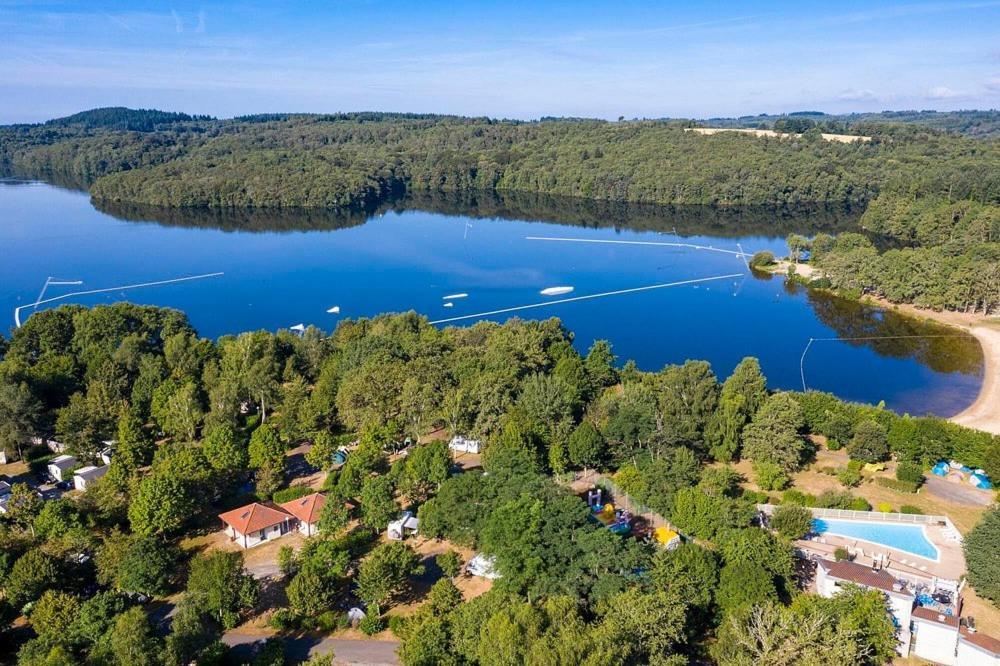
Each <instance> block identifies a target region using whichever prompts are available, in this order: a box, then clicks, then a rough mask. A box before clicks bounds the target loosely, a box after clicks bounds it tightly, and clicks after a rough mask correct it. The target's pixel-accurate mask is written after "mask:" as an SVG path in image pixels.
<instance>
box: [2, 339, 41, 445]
mask: <svg viewBox="0 0 1000 666" xmlns="http://www.w3.org/2000/svg"><path fill="white" fill-rule="evenodd" d="M0 358H2V356H0ZM41 416H42V404H41V402H40V401H39V400H38V399H37V398H36V397H35V396H34V395H33V394H32V392H31V389H30V388H29V387H28V385H27V383H25V382H20V383H15V382H13V381H11V380H10V379H8V378H6V377H0V451H5V452H7V453H8V454H9V455H11V456H12V457H13V455H14V454H15V453H16V454H17V457H18V459H21V458H23V453H24V447H25V446H26V445H27V444H28V442H29V441H30V440H31V438H32V437H34V436H35V434H36V433H37V432H38V425H39V422H40V419H41Z"/></svg>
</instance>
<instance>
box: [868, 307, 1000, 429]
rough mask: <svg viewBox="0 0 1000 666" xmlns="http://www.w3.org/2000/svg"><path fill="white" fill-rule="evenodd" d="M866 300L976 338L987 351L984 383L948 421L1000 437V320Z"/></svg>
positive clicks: (984, 351) (984, 358) (983, 349)
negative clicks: (967, 403) (968, 401)
mask: <svg viewBox="0 0 1000 666" xmlns="http://www.w3.org/2000/svg"><path fill="white" fill-rule="evenodd" d="M862 300H863V302H868V303H871V304H872V305H877V306H879V307H881V308H884V309H887V310H895V311H897V312H901V313H903V314H907V315H909V316H912V317H918V318H923V319H927V320H930V321H933V322H935V323H938V324H944V325H945V326H951V327H952V328H957V329H960V330H962V331H965V332H966V333H968V334H969V335H971V336H972V337H974V338H975V339H976V341H978V342H979V347H980V348H981V349H982V351H983V383H982V385H981V386H980V387H979V395H977V396H976V399H975V400H973V401H972V404H971V405H969V406H968V407H966V408H965V409H963V410H962V411H960V412H958V413H957V414H954V415H952V416H949V417H948V420H949V421H951V422H952V423H957V424H959V425H963V426H966V427H967V428H975V429H976V430H982V431H984V432H988V433H992V434H994V435H1000V318H998V317H988V316H984V315H971V314H967V313H964V312H950V311H947V310H945V311H941V312H937V311H935V310H924V309H922V308H918V307H916V306H914V305H909V304H895V303H889V302H888V301H886V300H884V299H881V298H875V297H873V296H866V297H864V298H863V299H862Z"/></svg>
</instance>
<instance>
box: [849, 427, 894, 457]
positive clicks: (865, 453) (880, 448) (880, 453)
mask: <svg viewBox="0 0 1000 666" xmlns="http://www.w3.org/2000/svg"><path fill="white" fill-rule="evenodd" d="M847 452H848V453H849V454H850V456H851V458H852V459H854V460H860V461H861V462H866V463H875V462H880V461H882V460H885V459H886V458H888V457H889V435H888V433H887V432H886V429H885V428H884V427H882V425H881V424H880V423H878V422H877V421H875V420H867V421H862V422H861V423H859V424H858V425H857V427H856V428H855V429H854V437H853V438H852V439H851V443H850V444H848V445H847Z"/></svg>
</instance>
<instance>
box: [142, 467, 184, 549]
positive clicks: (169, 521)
mask: <svg viewBox="0 0 1000 666" xmlns="http://www.w3.org/2000/svg"><path fill="white" fill-rule="evenodd" d="M189 484H190V482H188V483H185V481H184V480H182V479H179V478H176V477H175V476H174V475H173V474H171V473H170V472H169V471H164V472H159V473H157V472H154V473H153V474H150V475H149V476H147V477H146V478H144V479H143V480H142V481H141V482H140V483H139V486H138V489H137V490H136V492H135V494H134V495H133V497H132V502H131V504H130V505H129V507H128V519H129V523H130V524H131V526H132V531H133V532H135V533H136V534H140V535H143V536H148V535H152V534H169V533H172V532H176V531H177V530H179V529H180V528H181V526H183V525H184V523H185V522H187V520H188V519H189V518H190V517H191V515H192V514H193V513H195V511H196V510H197V502H196V498H195V497H194V496H193V494H192V493H191V488H190V485H189Z"/></svg>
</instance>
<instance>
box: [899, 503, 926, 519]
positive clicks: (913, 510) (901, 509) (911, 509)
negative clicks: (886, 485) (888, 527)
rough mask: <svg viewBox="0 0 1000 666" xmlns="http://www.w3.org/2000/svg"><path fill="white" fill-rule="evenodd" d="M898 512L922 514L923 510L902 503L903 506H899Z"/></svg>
mask: <svg viewBox="0 0 1000 666" xmlns="http://www.w3.org/2000/svg"><path fill="white" fill-rule="evenodd" d="M899 512H900V513H909V514H912V515H914V516H922V515H924V512H923V510H922V509H921V508H920V507H918V506H913V505H912V504H904V505H903V506H901V507H899Z"/></svg>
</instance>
